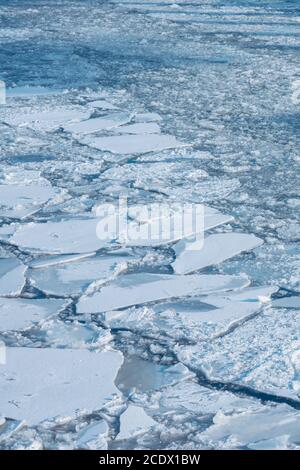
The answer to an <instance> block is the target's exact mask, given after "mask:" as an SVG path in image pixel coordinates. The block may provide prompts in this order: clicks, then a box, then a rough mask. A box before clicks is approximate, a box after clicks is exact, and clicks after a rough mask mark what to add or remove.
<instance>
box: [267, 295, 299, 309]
mask: <svg viewBox="0 0 300 470" xmlns="http://www.w3.org/2000/svg"><path fill="white" fill-rule="evenodd" d="M272 306H273V307H276V308H298V309H300V297H296V296H292V297H283V298H282V299H274V300H273V302H272Z"/></svg>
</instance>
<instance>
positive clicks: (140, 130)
mask: <svg viewBox="0 0 300 470" xmlns="http://www.w3.org/2000/svg"><path fill="white" fill-rule="evenodd" d="M115 132H118V133H119V134H159V133H160V127H159V126H158V125H157V124H156V123H155V122H149V123H137V124H129V125H128V126H122V127H120V128H119V129H116V130H115Z"/></svg>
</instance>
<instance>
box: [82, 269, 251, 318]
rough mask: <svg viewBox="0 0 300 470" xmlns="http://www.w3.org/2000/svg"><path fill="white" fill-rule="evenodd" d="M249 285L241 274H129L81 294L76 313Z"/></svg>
mask: <svg viewBox="0 0 300 470" xmlns="http://www.w3.org/2000/svg"><path fill="white" fill-rule="evenodd" d="M248 284H249V281H248V279H247V278H244V277H239V276H222V275H190V276H176V275H164V274H148V273H138V274H128V275H125V276H122V277H120V278H119V279H116V280H114V281H113V282H111V283H110V284H109V285H107V286H104V287H102V289H101V290H100V292H96V293H94V294H93V295H91V296H82V297H81V298H80V299H79V302H78V304H77V312H78V313H101V312H105V311H108V310H118V309H121V308H126V307H130V306H133V305H141V304H146V303H148V302H154V301H158V300H163V299H169V298H172V297H184V296H191V295H197V294H198V295H199V294H203V295H204V294H209V293H213V292H219V291H226V290H236V289H241V288H243V287H245V286H247V285H248Z"/></svg>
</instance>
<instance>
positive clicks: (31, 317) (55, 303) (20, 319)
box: [0, 298, 65, 331]
mask: <svg viewBox="0 0 300 470" xmlns="http://www.w3.org/2000/svg"><path fill="white" fill-rule="evenodd" d="M64 305H65V301H63V300H57V299H3V298H2V299H1V298H0V331H12V330H13V331H18V330H23V329H26V328H30V327H32V326H33V325H34V324H35V323H39V322H41V321H42V320H45V319H46V318H48V317H50V316H51V315H54V314H55V313H59V311H60V310H61V309H62V308H63V307H64Z"/></svg>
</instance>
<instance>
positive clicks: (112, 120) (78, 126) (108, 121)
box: [63, 113, 130, 134]
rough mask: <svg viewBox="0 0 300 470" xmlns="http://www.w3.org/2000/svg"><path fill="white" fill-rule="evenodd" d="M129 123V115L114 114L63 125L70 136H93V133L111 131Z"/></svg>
mask: <svg viewBox="0 0 300 470" xmlns="http://www.w3.org/2000/svg"><path fill="white" fill-rule="evenodd" d="M129 121H130V115H129V114H127V113H114V114H108V115H106V116H102V117H98V118H93V119H87V120H86V121H80V122H76V123H70V124H65V125H64V126H63V129H64V131H66V132H71V133H72V134H93V133H94V132H99V131H104V130H109V129H113V128H114V127H118V126H121V125H122V124H126V123H127V122H129Z"/></svg>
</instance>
